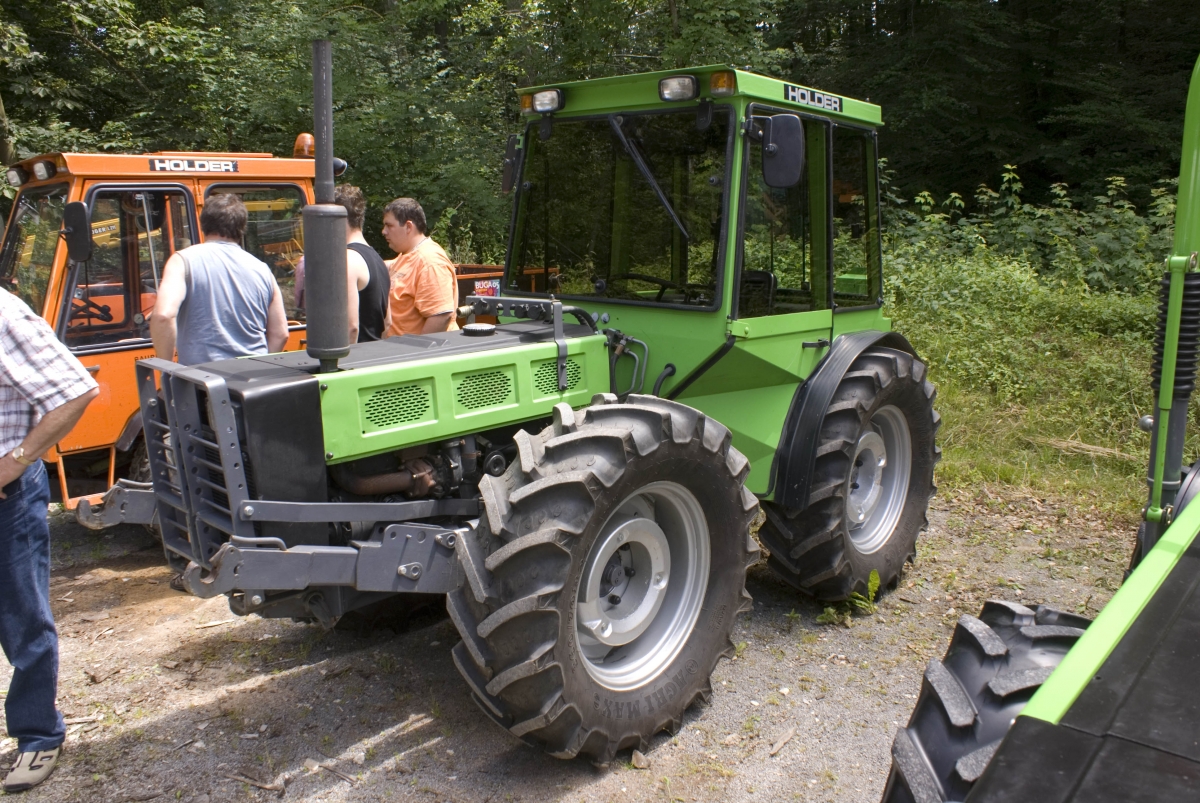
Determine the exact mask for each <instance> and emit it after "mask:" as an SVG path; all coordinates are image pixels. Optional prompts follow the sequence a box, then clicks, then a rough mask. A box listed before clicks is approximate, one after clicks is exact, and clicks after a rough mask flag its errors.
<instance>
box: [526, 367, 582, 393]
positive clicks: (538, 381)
mask: <svg viewBox="0 0 1200 803" xmlns="http://www.w3.org/2000/svg"><path fill="white" fill-rule="evenodd" d="M581 379H583V369H582V368H581V367H579V363H577V362H575V360H567V390H574V389H575V388H576V387H578V386H579V380H581ZM533 387H534V389H535V390H537V392H538V395H539V396H557V395H558V392H559V390H558V361H557V360H551V361H549V362H544V363H542V364H541V365H540V366H538V367H537V369H536V370H535V371H534V372H533Z"/></svg>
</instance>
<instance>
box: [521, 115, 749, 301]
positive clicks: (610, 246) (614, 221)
mask: <svg viewBox="0 0 1200 803" xmlns="http://www.w3.org/2000/svg"><path fill="white" fill-rule="evenodd" d="M730 119H731V115H730V113H729V112H728V110H726V109H721V108H718V110H716V111H715V113H713V114H712V115H711V118H709V120H708V121H707V124H705V122H706V121H705V120H704V116H702V115H698V114H697V112H696V109H694V108H691V109H685V110H680V111H672V112H668V113H655V114H626V115H609V116H606V117H597V118H587V119H575V120H555V121H554V123H553V125H552V128H551V129H550V137H549V138H548V139H543V138H542V137H541V136H540V134H539V126H538V124H534V125H532V126H531V127H530V128H529V130H528V131H527V133H526V136H525V143H526V144H525V149H526V150H525V158H524V168H523V171H522V181H521V184H520V186H519V188H518V194H517V198H516V204H517V209H516V219H515V228H514V232H513V240H512V250H511V253H510V255H509V261H508V273H507V278H506V284H505V287H506V288H507V290H509V291H510V292H530V293H554V294H555V295H560V296H575V297H586V298H592V299H596V298H605V299H614V300H628V301H633V302H645V303H658V304H670V305H685V306H690V307H709V308H710V307H712V306H714V305H715V304H716V303H717V301H718V300H719V299H718V292H717V277H718V276H719V274H720V269H721V262H722V256H723V251H722V247H721V246H722V239H723V237H722V234H723V231H722V225H721V222H722V220H724V215H723V214H722V212H723V210H724V204H725V188H726V186H727V185H728V183H729V182H728V175H727V169H728V164H729V158H728V154H729V149H730Z"/></svg>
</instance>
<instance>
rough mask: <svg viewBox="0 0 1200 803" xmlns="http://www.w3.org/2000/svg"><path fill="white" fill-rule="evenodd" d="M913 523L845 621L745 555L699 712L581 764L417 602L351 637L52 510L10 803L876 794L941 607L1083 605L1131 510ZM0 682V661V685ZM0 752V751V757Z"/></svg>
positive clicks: (0, 683) (950, 505) (992, 504)
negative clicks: (877, 584) (454, 652)
mask: <svg viewBox="0 0 1200 803" xmlns="http://www.w3.org/2000/svg"><path fill="white" fill-rule="evenodd" d="M931 521H932V525H931V528H930V531H929V532H928V533H927V534H925V535H924V536H923V538H922V539H921V541H920V542H919V553H918V560H917V563H916V565H915V566H912V567H910V568H909V571H908V572H907V574H906V575H905V577H904V580H903V582H902V584H901V587H900V588H899V589H898V590H897V591H896V592H894V593H891V594H888V595H886V596H884V597H883V598H882V600H880V602H879V606H878V611H877V612H876V613H875V614H873V615H857V616H854V617H853V619H852V620H851V621H850V626H846V624H845V623H844V621H843V622H841V623H834V624H820V623H818V621H817V618H818V616H821V614H822V607H821V606H819V605H817V604H816V603H814V602H812V601H811V600H807V599H804V598H801V597H799V596H797V595H796V594H795V593H794V592H792V591H791V590H790V588H789V587H787V586H785V585H784V584H783V583H781V582H780V581H778V580H776V579H775V578H774V576H773V575H772V574H771V573H770V572H769V571H768V570H767V569H766V567H765V566H763V565H761V564H760V565H759V566H756V567H754V568H753V569H752V570H751V572H750V578H749V583H748V586H749V589H750V592H751V594H753V595H754V600H755V602H754V609H753V612H752V613H751V614H750V615H747V616H744V617H743V618H742V619H741V620H740V622H739V624H738V627H737V633H736V635H735V640H736V641H737V642H738V656H737V657H736V658H735V659H733V660H731V661H727V662H723V663H722V664H720V665H719V666H718V667H717V671H716V674H715V677H714V685H715V688H716V693H715V694H714V696H713V700H712V703H711V704H710V705H707V706H697V707H694V708H693V709H692V710H690V711H689V712H688V715H687V716H686V717H685V720H684V727H683V729H682V730H681V731H680V732H679V733H678V734H675V735H673V736H672V735H670V734H660V735H659V736H658V737H656V738H655V740H654V742H653V744H652V748H651V750H650V751H649V753H648V756H647V757H648V759H649V763H650V766H649V768H648V769H635V768H634V767H633V766H632V764H631V763H630V762H629V759H630V756H628V755H624V756H621V757H620V758H621V759H622V761H621V763H619V764H615V765H613V766H612V767H610V768H609V769H607V770H600V769H596V768H594V767H592V766H591V765H590V764H588V763H586V762H584V761H560V760H557V759H553V758H550V757H548V756H545V755H543V754H541V753H539V752H538V751H536V750H534V749H532V748H530V747H527V746H526V745H524V744H523V743H521V742H519V741H518V740H517V739H515V738H513V737H511V736H509V735H508V734H507V733H506V732H505V731H503V730H501V729H499V728H497V727H496V726H495V725H493V724H492V723H491V722H490V721H489V720H487V719H486V718H485V717H484V716H483V714H482V713H480V712H479V711H478V710H477V709H476V708H475V706H474V704H473V703H472V702H471V700H470V697H469V694H468V691H467V687H466V685H465V684H464V683H463V682H461V681H460V679H459V677H458V674H457V672H456V671H455V669H454V666H453V662H452V660H451V657H450V648H451V647H452V646H453V645H454V643H455V642H456V640H457V639H456V636H455V633H454V628H453V626H452V625H451V623H450V622H449V620H448V619H447V618H446V617H445V615H444V614H443V613H442V612H441V611H440V610H438V609H430V610H427V611H426V612H424V613H419V614H416V615H414V616H413V617H411V618H410V619H409V620H408V621H406V622H405V621H400V620H397V619H392V620H388V621H384V622H380V623H376V624H375V626H374V627H373V628H371V629H369V630H367V631H365V632H362V631H360V632H358V633H353V632H342V631H340V630H335V631H331V632H325V631H323V630H322V629H321V628H320V627H318V626H315V625H305V624H296V623H293V622H290V621H277V620H265V619H259V618H255V617H250V618H237V617H235V616H233V615H232V614H231V613H230V612H229V609H228V607H227V605H226V603H225V601H224V598H218V599H214V600H208V601H202V600H198V599H195V598H193V597H189V596H185V595H183V594H179V593H176V592H173V591H171V589H170V588H169V587H168V585H167V581H168V580H169V577H170V575H169V573H168V571H167V570H166V568H165V567H164V566H163V562H162V555H161V552H158V551H157V550H156V548H155V547H154V544H153V542H152V541H151V540H150V539H149V537H148V535H147V534H146V533H145V532H144V531H142V530H140V529H138V528H133V527H130V528H122V529H120V530H117V531H110V532H108V533H105V534H97V533H92V532H89V531H86V530H83V529H82V528H79V527H78V526H76V525H75V524H74V523H73V522H72V521H71V520H70V518H69V517H67V516H65V515H64V514H61V513H59V514H56V515H55V516H54V517H53V532H54V537H55V556H54V559H55V568H54V573H53V580H52V585H51V596H52V598H53V600H54V611H55V616H56V618H57V621H58V626H59V632H60V636H61V640H62V641H61V643H62V669H61V683H60V691H59V700H60V706H61V708H62V710H63V712H64V714H65V716H66V717H67V722H68V723H69V725H68V736H67V742H66V752H65V754H64V756H63V759H62V761H61V763H60V766H59V768H58V770H57V772H56V774H55V775H54V776H53V777H52V778H51V780H50V781H49V782H48V783H46V784H45V785H44V786H43V787H40V788H38V789H35V790H33V791H31V792H27V793H25V794H24V795H23V798H22V799H23V800H25V801H28V803H43V801H86V802H87V803H101V801H145V800H156V801H173V800H178V801H195V803H214V802H215V801H227V800H256V799H257V800H273V799H276V798H279V797H281V798H284V799H286V800H293V801H317V800H322V801H376V800H416V801H430V803H441V801H480V802H481V803H482V802H483V801H496V802H499V801H610V800H612V801H618V800H619V801H628V800H668V801H670V800H680V801H722V803H726V802H728V801H757V800H762V801H768V800H771V801H774V800H801V801H856V802H857V801H871V800H877V799H878V796H879V794H880V793H881V791H882V788H883V784H884V779H885V777H886V774H887V770H888V766H889V761H890V759H889V750H890V745H891V740H892V736H893V734H894V732H895V729H896V726H897V725H899V724H901V723H903V722H904V721H906V720H907V718H908V714H909V711H910V709H911V707H912V705H913V703H914V701H915V699H916V695H917V692H918V691H919V689H920V682H921V676H922V673H923V670H924V667H925V665H926V663H927V662H928V661H929V660H930V658H932V657H934V656H935V655H940V654H941V653H942V652H943V651H944V649H945V646H946V642H947V640H948V638H949V635H950V632H951V628H952V626H953V624H954V622H955V621H956V620H957V618H958V616H959V615H960V614H961V613H963V612H977V611H978V609H979V607H980V606H981V605H982V603H983V601H984V600H986V599H989V598H1006V599H1011V600H1018V601H1022V602H1026V603H1033V602H1048V603H1051V604H1054V605H1056V606H1058V607H1060V608H1064V609H1068V610H1072V611H1079V612H1085V611H1086V612H1089V613H1091V614H1094V613H1095V612H1096V611H1097V610H1099V608H1100V607H1101V606H1102V605H1103V604H1104V603H1105V602H1106V601H1107V600H1108V598H1109V596H1110V595H1111V594H1112V592H1113V590H1114V589H1115V588H1116V587H1117V584H1118V583H1119V582H1120V578H1121V572H1122V570H1123V568H1124V566H1125V561H1126V558H1127V556H1128V554H1129V550H1130V548H1131V544H1132V540H1133V522H1132V520H1130V521H1120V522H1113V521H1106V520H1102V518H1101V517H1100V516H1099V515H1098V514H1097V513H1096V512H1095V510H1094V509H1093V508H1089V507H1088V504H1087V497H1084V499H1083V501H1082V502H1081V501H1080V500H1079V499H1075V500H1073V501H1072V502H1071V503H1069V504H1068V503H1065V502H1063V501H1062V500H1047V499H1045V498H1038V497H1035V496H1033V495H1029V494H1023V493H1020V492H1014V491H1011V490H1009V491H991V492H989V491H984V492H981V493H980V494H978V495H977V496H975V497H971V498H966V497H963V498H947V497H945V496H942V497H939V498H938V499H937V500H936V501H935V503H934V509H933V510H932V511H931ZM827 618H829V617H827ZM10 675H11V670H10V669H9V667H8V666H7V664H4V665H0V689H3V688H7V685H8V679H9V677H10ZM789 734H791V736H790V738H787V737H788V735H789ZM15 747H16V745H15V742H14V741H13V740H11V739H4V740H0V763H2V764H4V765H7V764H8V763H9V762H11V760H12V759H13V757H14V754H15ZM774 748H778V749H777V750H776V749H774ZM772 753H774V755H772ZM264 787H265V788H264Z"/></svg>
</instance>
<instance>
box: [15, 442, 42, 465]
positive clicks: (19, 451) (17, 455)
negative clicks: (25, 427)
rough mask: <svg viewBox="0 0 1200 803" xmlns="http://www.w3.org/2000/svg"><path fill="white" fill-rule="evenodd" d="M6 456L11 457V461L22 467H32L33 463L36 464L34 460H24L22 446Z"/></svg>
mask: <svg viewBox="0 0 1200 803" xmlns="http://www.w3.org/2000/svg"><path fill="white" fill-rule="evenodd" d="M8 456H9V457H11V458H12V459H13V460H16V461H17V462H18V463H20V464H21V465H23V466H32V465H33V464H34V463H35V462H37V461H36V460H26V459H25V447H24V446H18V447H17V448H16V449H13V450H12V451H11V452H9V453H8Z"/></svg>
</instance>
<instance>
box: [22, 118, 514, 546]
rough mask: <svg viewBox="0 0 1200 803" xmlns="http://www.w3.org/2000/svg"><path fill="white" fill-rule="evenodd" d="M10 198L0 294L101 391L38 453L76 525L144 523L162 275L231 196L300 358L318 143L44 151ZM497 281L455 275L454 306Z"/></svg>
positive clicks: (480, 273)
mask: <svg viewBox="0 0 1200 803" xmlns="http://www.w3.org/2000/svg"><path fill="white" fill-rule="evenodd" d="M7 178H8V181H9V183H10V184H12V185H14V186H16V187H17V188H18V194H17V196H16V198H15V200H14V203H13V208H12V212H11V214H10V216H9V221H8V226H7V228H6V229H5V232H4V239H3V242H2V243H0V286H2V287H4V288H5V289H7V290H9V291H10V292H13V293H15V294H17V295H18V296H20V298H21V299H22V300H24V301H25V302H26V303H27V304H29V306H30V307H31V308H32V309H33V310H34V311H36V312H38V313H40V314H41V315H42V317H43V318H44V319H45V320H46V321H47V322H48V323H49V324H50V326H52V327H53V328H54V330H55V332H56V333H57V334H58V337H59V339H61V340H62V342H63V343H65V344H66V346H67V347H68V348H69V349H70V350H71V352H72V353H73V354H74V355H75V356H76V357H77V358H78V359H79V360H80V362H82V363H83V365H84V367H85V368H86V369H87V370H88V372H89V373H90V374H91V375H92V376H93V377H94V378H95V379H96V381H97V382H98V383H99V385H100V397H99V398H98V399H97V400H96V401H95V402H93V403H92V405H91V406H90V407H88V410H87V412H86V413H85V414H84V417H83V419H82V420H81V421H80V422H79V424H78V425H77V426H76V427H75V429H74V430H72V431H71V433H70V434H69V435H68V436H67V437H66V438H64V439H63V440H62V441H61V442H59V443H58V444H57V446H56V448H55V449H53V450H52V451H51V452H49V453H48V454H47V455H45V457H44V459H45V461H46V462H47V463H48V464H49V467H50V468H51V471H52V473H56V474H57V478H58V479H57V485H58V488H57V494H56V495H58V496H60V497H61V501H62V503H63V505H64V506H65V507H66V508H67V509H68V510H74V511H75V512H76V516H77V518H78V519H79V521H80V522H81V523H83V524H85V525H86V526H89V527H92V528H94V529H100V528H103V527H106V526H110V525H112V524H116V523H120V522H132V523H143V524H149V523H150V522H151V520H152V516H153V513H154V510H153V497H152V495H150V494H136V493H130V491H132V490H135V489H138V488H140V483H141V482H142V481H144V480H146V479H148V475H147V474H146V473H145V472H146V470H147V468H146V460H145V447H144V446H143V445H142V442H143V439H142V422H141V415H140V413H139V411H138V396H137V389H136V382H135V376H134V363H135V362H136V361H137V360H140V359H144V358H146V357H153V356H154V350H153V347H152V346H151V343H150V322H149V317H150V314H151V312H152V311H153V309H154V302H155V299H156V297H157V287H158V280H159V277H160V275H161V273H162V267H163V264H164V263H165V262H166V260H167V258H168V257H170V256H171V254H173V253H174V252H175V251H178V250H180V249H183V248H186V247H188V246H189V245H192V244H193V243H196V242H199V241H200V240H201V239H202V238H201V234H200V227H199V219H200V210H201V209H202V208H203V207H204V203H205V201H206V200H207V199H208V198H209V197H210V196H211V195H212V194H213V193H236V194H237V195H240V196H241V197H242V200H243V201H244V202H245V204H246V208H247V211H248V212H249V224H248V226H247V228H246V235H245V241H244V243H243V245H244V247H245V248H246V250H247V251H249V252H250V253H252V254H254V255H255V256H257V257H258V258H259V259H261V260H263V261H264V262H266V263H267V265H269V266H270V267H271V269H272V271H273V272H274V273H275V277H276V279H277V280H278V282H279V286H280V289H281V290H282V291H283V296H284V303H285V305H286V306H287V311H288V318H289V320H290V322H291V336H290V337H289V338H288V344H287V349H288V350H295V349H298V348H301V347H302V344H303V338H304V332H305V327H304V310H302V309H300V308H298V307H297V306H296V303H295V295H294V292H293V286H294V283H295V268H296V263H297V262H298V261H299V259H300V257H301V255H302V254H303V251H304V242H303V237H304V235H303V230H302V226H301V216H300V211H301V209H302V208H303V207H304V205H305V204H308V203H311V202H312V200H313V160H312V137H311V135H308V134H301V135H300V137H298V138H297V140H296V148H295V151H294V157H293V158H290V159H284V158H276V157H275V156H273V155H272V154H269V153H178V152H161V153H149V154H143V155H136V156H134V155H124V154H120V155H118V154H85V153H51V154H44V155H41V156H37V157H34V158H31V159H26V160H24V161H22V162H19V163H18V164H15V165H13V166H11V167H9V168H8V175H7ZM73 201H81V202H83V203H84V204H85V205H86V207H87V211H88V216H89V220H90V227H91V239H92V254H91V257H90V259H88V260H87V261H85V262H74V261H72V260H70V259H69V257H68V253H67V247H66V243H65V242H64V238H62V237H61V236H60V234H61V233H62V232H61V229H62V228H63V212H64V209H65V207H66V205H67V204H68V203H70V202H73ZM500 275H501V269H500V268H495V267H493V266H477V265H472V266H463V267H462V269H461V278H460V282H459V284H460V295H463V296H464V297H465V295H467V294H470V293H473V292H476V290H480V291H483V292H488V291H489V290H491V289H492V288H491V285H492V284H495V285H497V288H496V289H498V284H499V277H500Z"/></svg>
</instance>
